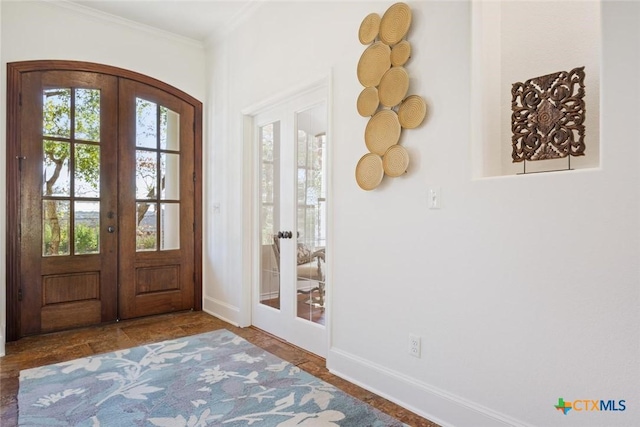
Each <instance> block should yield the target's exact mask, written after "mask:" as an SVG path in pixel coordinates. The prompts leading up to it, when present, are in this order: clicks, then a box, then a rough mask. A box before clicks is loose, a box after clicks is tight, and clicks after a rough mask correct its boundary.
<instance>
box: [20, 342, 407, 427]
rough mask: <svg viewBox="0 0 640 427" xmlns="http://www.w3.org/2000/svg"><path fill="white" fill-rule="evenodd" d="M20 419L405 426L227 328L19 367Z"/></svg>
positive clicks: (171, 425) (166, 425)
mask: <svg viewBox="0 0 640 427" xmlns="http://www.w3.org/2000/svg"><path fill="white" fill-rule="evenodd" d="M18 405H19V412H18V414H19V415H18V424H19V425H20V426H67V425H69V426H90V427H97V426H117V427H120V426H127V427H128V426H163V427H186V426H189V427H196V426H249V425H254V426H260V427H263V426H281V427H288V426H356V427H364V426H404V425H405V424H403V423H401V422H399V421H398V420H396V419H394V418H391V417H390V416H388V415H386V414H384V413H382V412H380V411H378V410H377V409H375V408H373V407H371V406H369V405H367V404H366V403H364V402H362V401H359V400H357V399H355V398H353V397H351V396H349V395H348V394H346V393H344V392H342V391H340V390H338V389H336V388H335V387H334V386H332V385H330V384H328V383H326V382H324V381H321V380H319V379H318V378H316V377H314V376H312V375H310V374H308V373H306V372H304V371H301V370H300V368H298V367H296V366H294V365H292V364H290V363H289V362H286V361H283V360H282V359H279V358H278V357H276V356H274V355H272V354H270V353H267V352H266V351H264V350H263V349H261V348H259V347H256V346H254V345H252V344H250V343H249V342H247V341H246V340H244V339H242V338H240V337H238V336H237V335H234V334H233V333H231V332H229V331H226V330H220V331H214V332H209V333H205V334H200V335H194V336H190V337H185V338H181V339H176V340H170V341H164V342H160V343H156V344H149V345H145V346H140V347H135V348H131V349H127V350H120V351H116V352H113V353H107V354H102V355H98V356H92V357H86V358H82V359H76V360H72V361H70V362H63V363H57V364H55V365H48V366H43V367H40V368H34V369H28V370H24V371H21V372H20V389H19V393H18Z"/></svg>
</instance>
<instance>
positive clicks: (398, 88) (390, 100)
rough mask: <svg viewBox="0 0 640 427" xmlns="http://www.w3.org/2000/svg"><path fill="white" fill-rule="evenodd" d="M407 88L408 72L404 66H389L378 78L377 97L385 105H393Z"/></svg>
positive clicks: (401, 97) (399, 99)
mask: <svg viewBox="0 0 640 427" xmlns="http://www.w3.org/2000/svg"><path fill="white" fill-rule="evenodd" d="M408 90H409V73H407V70H405V69H404V67H391V68H390V69H389V70H388V71H387V72H386V73H384V75H383V76H382V78H381V79H380V85H379V86H378V97H379V98H380V103H381V104H382V105H384V106H385V107H395V106H396V105H398V104H400V102H402V100H403V99H404V97H405V95H406V94H407V91H408Z"/></svg>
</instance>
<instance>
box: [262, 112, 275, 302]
mask: <svg viewBox="0 0 640 427" xmlns="http://www.w3.org/2000/svg"><path fill="white" fill-rule="evenodd" d="M259 145H260V233H261V236H260V242H261V244H260V302H261V303H262V304H265V305H268V306H270V307H273V308H277V309H279V308H280V238H279V237H278V230H279V229H280V224H279V204H280V197H279V193H280V188H279V187H280V182H279V179H278V177H279V175H280V122H274V123H269V124H268V125H265V126H262V127H260V128H259Z"/></svg>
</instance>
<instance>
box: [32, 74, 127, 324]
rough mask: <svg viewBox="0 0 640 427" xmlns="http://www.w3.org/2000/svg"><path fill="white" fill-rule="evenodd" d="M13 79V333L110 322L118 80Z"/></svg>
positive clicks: (114, 294)
mask: <svg viewBox="0 0 640 427" xmlns="http://www.w3.org/2000/svg"><path fill="white" fill-rule="evenodd" d="M22 84H23V91H22V93H23V110H22V118H23V120H21V129H20V135H21V156H20V162H21V163H20V176H21V181H20V186H21V190H20V192H21V196H22V197H21V218H20V222H21V227H20V228H21V241H20V248H21V249H20V254H21V257H20V259H21V267H20V268H21V271H22V277H23V280H22V283H23V284H24V285H23V287H22V289H21V293H20V296H21V297H22V301H21V308H22V309H21V311H20V334H21V335H22V336H24V335H31V334H36V333H41V332H49V331H55V330H60V329H67V328H71V327H78V326H85V325H91V324H96V323H101V322H106V321H110V320H115V319H116V318H117V281H116V277H117V237H116V235H115V234H113V233H111V231H110V230H114V229H115V228H114V227H115V226H116V219H115V211H116V208H117V175H115V174H113V173H112V172H113V171H114V170H117V165H116V159H117V144H116V142H117V125H116V123H117V121H116V114H117V113H116V112H117V103H116V100H117V79H116V78H115V77H112V76H106V75H101V74H95V73H84V72H56V71H49V72H37V73H36V72H34V73H27V74H25V76H24V78H23V80H22ZM25 118H28V119H27V120H25Z"/></svg>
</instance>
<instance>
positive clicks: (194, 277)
mask: <svg viewBox="0 0 640 427" xmlns="http://www.w3.org/2000/svg"><path fill="white" fill-rule="evenodd" d="M193 283H196V273H195V272H194V273H193Z"/></svg>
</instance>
